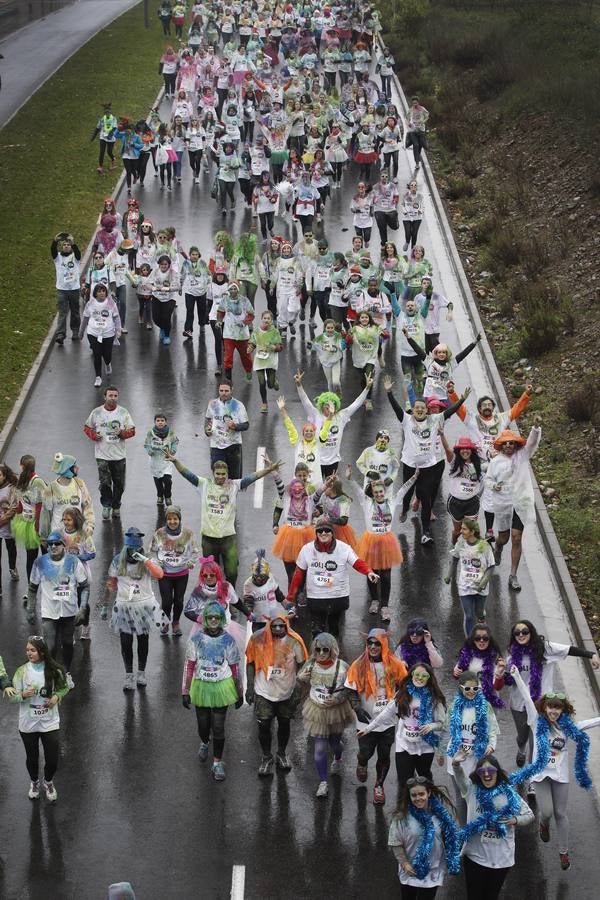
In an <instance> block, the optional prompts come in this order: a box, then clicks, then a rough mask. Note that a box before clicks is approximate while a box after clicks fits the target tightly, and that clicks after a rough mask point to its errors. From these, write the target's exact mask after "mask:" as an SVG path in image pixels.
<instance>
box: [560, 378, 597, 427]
mask: <svg viewBox="0 0 600 900" xmlns="http://www.w3.org/2000/svg"><path fill="white" fill-rule="evenodd" d="M599 410H600V401H599V399H598V392H597V390H596V383H595V381H593V380H592V379H591V378H586V379H585V381H582V382H581V384H580V385H579V386H578V387H577V388H575V390H574V391H573V393H572V394H570V396H569V397H568V398H567V400H565V411H566V413H567V415H568V417H569V418H570V419H573V421H574V422H590V421H591V420H592V417H593V416H594V414H595V413H596V412H597V411H599Z"/></svg>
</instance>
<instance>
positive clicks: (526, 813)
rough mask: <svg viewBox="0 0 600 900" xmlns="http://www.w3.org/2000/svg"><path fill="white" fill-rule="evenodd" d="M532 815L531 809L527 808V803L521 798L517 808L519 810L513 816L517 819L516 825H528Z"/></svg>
mask: <svg viewBox="0 0 600 900" xmlns="http://www.w3.org/2000/svg"><path fill="white" fill-rule="evenodd" d="M534 818H535V817H534V815H533V812H532V810H531V809H530V808H529V806H528V805H527V803H525V801H524V800H523V799H521V806H520V808H519V812H518V813H517V815H516V816H515V819H516V820H517V825H529V823H530V822H533V820H534Z"/></svg>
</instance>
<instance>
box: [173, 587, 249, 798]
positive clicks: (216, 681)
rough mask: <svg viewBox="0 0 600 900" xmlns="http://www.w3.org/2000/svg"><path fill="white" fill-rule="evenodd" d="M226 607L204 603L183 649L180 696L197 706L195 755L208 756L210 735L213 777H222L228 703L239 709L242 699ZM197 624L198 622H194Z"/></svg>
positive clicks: (185, 702) (237, 654) (187, 704)
mask: <svg viewBox="0 0 600 900" xmlns="http://www.w3.org/2000/svg"><path fill="white" fill-rule="evenodd" d="M225 625H226V616H225V610H224V608H223V607H222V606H221V604H220V603H217V602H216V601H215V602H213V603H207V604H206V606H205V607H204V611H203V613H202V626H201V627H200V628H197V630H196V631H194V630H192V632H191V634H190V639H189V641H188V645H187V648H186V652H185V663H184V667H183V679H182V683H181V700H182V703H183V706H184V707H185V709H190V708H191V706H192V704H193V705H194V708H195V710H196V720H197V723H198V735H199V737H200V747H199V748H198V759H200V760H201V761H202V762H204V761H206V760H207V759H208V748H209V742H210V739H211V735H212V741H213V764H212V770H211V774H212V776H213V778H214V779H215V781H224V780H225V765H224V763H223V760H222V756H223V748H224V747H225V716H226V715H227V709H228V707H229V706H232V705H235V708H236V709H239V708H240V706H242V704H243V702H244V693H243V690H244V688H243V683H242V670H241V664H240V663H241V661H240V651H239V650H238V646H237V644H236V642H235V640H234V639H233V638H232V637H231V635H230V634H229V633H228V632H227V631H225ZM195 627H197V626H195Z"/></svg>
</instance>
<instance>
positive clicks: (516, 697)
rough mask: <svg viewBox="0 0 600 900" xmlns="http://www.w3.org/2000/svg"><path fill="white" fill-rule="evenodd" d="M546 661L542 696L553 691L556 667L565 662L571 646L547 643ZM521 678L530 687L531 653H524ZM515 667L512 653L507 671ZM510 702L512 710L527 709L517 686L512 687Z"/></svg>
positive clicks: (543, 664) (545, 650)
mask: <svg viewBox="0 0 600 900" xmlns="http://www.w3.org/2000/svg"><path fill="white" fill-rule="evenodd" d="M544 647H545V649H544V661H543V663H542V695H543V694H546V693H547V692H548V691H551V690H552V688H553V686H554V671H555V666H556V664H557V663H559V662H563V660H565V659H566V658H567V656H568V655H569V649H570V644H557V643H556V642H555V641H546V642H545V644H544ZM522 660H523V661H522V668H521V670H520V672H521V678H522V679H523V681H524V682H525V684H526V685H527V686H528V687H529V680H530V677H531V662H530V655H529V653H524V654H523V658H522ZM512 665H513V661H512V659H511V656H510V653H509V655H508V659H507V660H506V671H507V672H510V667H511V666H512ZM509 687H510V695H509V702H510V708H511V709H516V710H523V709H525V701H524V700H523V697H522V695H521V692H520V691H519V689H518V687H517V686H516V684H511V685H510V686H509Z"/></svg>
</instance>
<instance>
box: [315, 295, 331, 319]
mask: <svg viewBox="0 0 600 900" xmlns="http://www.w3.org/2000/svg"><path fill="white" fill-rule="evenodd" d="M330 293H331V288H325V290H324V291H313V295H312V298H311V301H310V316H311V319H312V318H313V316H314V314H315V310H314V309H313V304H314V305H315V306H316V307H317V309H318V310H319V315H320V316H321V318H322V320H323V321H325V319H328V318H329V310H328V308H327V307H328V304H329V295H330Z"/></svg>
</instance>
